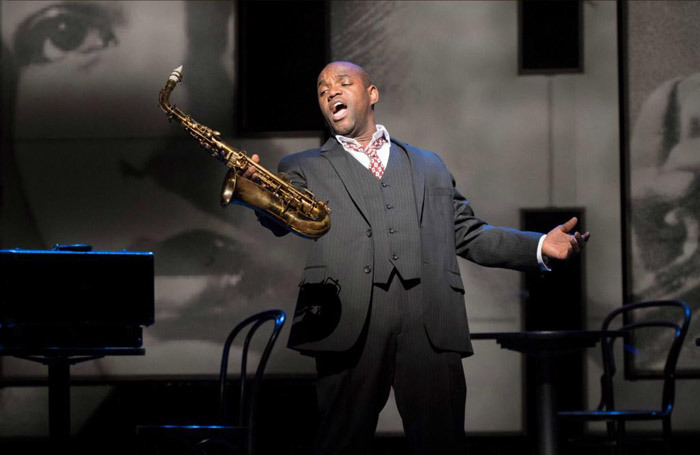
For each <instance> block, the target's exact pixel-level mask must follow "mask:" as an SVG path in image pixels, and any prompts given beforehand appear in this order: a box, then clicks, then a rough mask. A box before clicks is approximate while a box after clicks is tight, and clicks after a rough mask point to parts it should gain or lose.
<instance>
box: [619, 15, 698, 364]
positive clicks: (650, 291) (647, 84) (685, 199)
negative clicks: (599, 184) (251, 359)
mask: <svg viewBox="0 0 700 455" xmlns="http://www.w3.org/2000/svg"><path fill="white" fill-rule="evenodd" d="M625 19H626V21H627V30H628V34H627V42H626V46H627V49H626V54H625V55H626V63H627V73H626V74H625V81H626V84H627V93H628V98H627V99H628V102H627V105H626V106H623V108H625V109H626V114H627V118H628V120H629V138H628V141H629V142H628V144H629V149H628V150H627V151H626V155H625V156H626V158H627V161H626V164H627V166H628V172H629V195H628V201H627V203H628V207H627V213H628V216H629V218H628V219H629V226H628V234H629V239H628V245H629V250H628V255H629V257H628V260H629V268H630V269H629V272H628V273H629V276H628V280H629V281H628V283H629V288H628V293H629V298H630V299H631V300H633V301H638V300H662V299H680V300H683V301H685V302H686V303H688V304H689V305H690V308H691V310H692V313H693V319H692V321H691V326H690V330H689V333H688V336H687V339H686V340H685V343H684V348H683V350H682V352H681V356H680V359H679V364H678V369H679V374H680V375H692V376H698V375H700V350H698V349H697V346H696V345H695V339H696V338H698V336H700V322H699V321H698V319H697V317H695V315H696V314H698V312H699V311H700V248H699V247H698V242H699V241H700V219H699V218H698V213H700V211H699V208H700V193H699V192H698V188H699V187H698V176H699V174H698V173H699V172H700V167H699V166H700V161H699V160H698V153H697V150H698V144H699V143H698V139H697V138H698V135H699V134H700V52H698V50H697V48H696V46H694V45H693V42H694V41H695V40H696V38H697V36H698V32H699V31H700V30H699V29H698V25H697V24H698V19H700V5H698V4H697V3H695V2H689V3H684V2H670V3H664V2H641V3H635V2H630V3H629V4H628V5H627V16H626V18H625ZM648 336H652V337H658V344H659V349H663V347H664V346H665V345H666V344H667V343H668V341H669V337H668V336H666V335H663V334H662V333H659V332H656V333H655V334H652V333H650V334H648ZM630 361H631V362H632V364H633V365H634V368H635V370H636V371H637V373H638V374H657V375H658V374H659V373H660V372H661V371H663V368H664V364H663V362H662V361H661V360H660V359H659V358H657V357H655V351H653V350H652V351H649V352H648V354H641V353H640V355H635V356H630Z"/></svg>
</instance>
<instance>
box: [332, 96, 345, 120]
mask: <svg viewBox="0 0 700 455" xmlns="http://www.w3.org/2000/svg"><path fill="white" fill-rule="evenodd" d="M331 113H332V116H331V117H332V118H333V120H334V121H338V120H341V119H342V118H343V117H345V115H346V114H347V113H348V107H347V106H346V105H345V104H344V103H342V102H340V101H338V102H336V103H334V104H333V106H332V108H331Z"/></svg>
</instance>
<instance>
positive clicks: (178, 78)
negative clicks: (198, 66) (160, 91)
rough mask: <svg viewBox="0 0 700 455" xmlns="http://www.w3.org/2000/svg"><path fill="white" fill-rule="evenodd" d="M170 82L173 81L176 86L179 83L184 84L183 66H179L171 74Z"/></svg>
mask: <svg viewBox="0 0 700 455" xmlns="http://www.w3.org/2000/svg"><path fill="white" fill-rule="evenodd" d="M168 80H169V81H173V82H175V83H176V84H177V83H178V82H182V65H180V66H178V67H177V68H175V69H174V70H173V72H172V73H170V77H169V78H168Z"/></svg>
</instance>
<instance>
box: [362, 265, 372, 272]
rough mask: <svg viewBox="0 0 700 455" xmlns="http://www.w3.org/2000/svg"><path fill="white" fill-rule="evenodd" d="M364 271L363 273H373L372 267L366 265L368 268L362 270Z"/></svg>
mask: <svg viewBox="0 0 700 455" xmlns="http://www.w3.org/2000/svg"><path fill="white" fill-rule="evenodd" d="M362 271H363V272H365V273H369V272H371V271H372V267H370V266H368V265H366V266H365V268H364V269H362Z"/></svg>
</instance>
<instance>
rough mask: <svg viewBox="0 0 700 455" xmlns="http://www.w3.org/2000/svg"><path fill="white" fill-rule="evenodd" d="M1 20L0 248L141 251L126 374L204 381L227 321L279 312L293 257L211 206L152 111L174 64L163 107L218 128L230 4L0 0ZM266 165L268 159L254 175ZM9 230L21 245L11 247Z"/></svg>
mask: <svg viewBox="0 0 700 455" xmlns="http://www.w3.org/2000/svg"><path fill="white" fill-rule="evenodd" d="M0 8H1V11H0V13H1V15H0V17H1V22H0V31H1V33H2V43H3V57H7V59H3V64H2V73H3V83H4V84H6V85H5V86H4V87H3V88H4V90H3V95H8V99H10V100H13V102H12V103H9V102H7V100H2V101H3V104H2V107H3V110H4V111H6V110H8V109H9V110H10V112H9V115H8V117H7V118H8V119H11V120H8V124H11V125H12V129H11V131H10V132H11V133H12V134H13V138H12V139H13V141H12V144H11V145H12V146H11V147H10V148H9V149H8V150H6V149H5V148H4V147H3V150H2V153H3V160H2V162H3V164H5V163H9V162H11V163H12V169H11V171H9V170H8V171H7V173H8V174H9V173H10V172H12V173H13V174H14V175H15V177H16V179H15V180H13V182H15V181H16V182H19V183H18V184H16V185H13V186H12V187H11V188H8V189H7V190H6V191H3V192H2V194H1V196H2V197H3V198H4V199H11V200H12V201H14V202H15V203H14V204H10V205H8V206H7V209H6V208H5V207H3V211H2V212H0V215H2V217H3V219H4V220H6V221H4V223H5V225H10V226H11V227H12V228H13V232H8V231H3V235H2V237H1V238H0V241H2V242H3V246H4V247H12V248H14V247H20V248H51V247H52V246H53V245H54V244H56V243H63V244H69V243H88V244H91V245H93V247H94V249H95V250H122V249H128V250H133V251H153V252H154V254H155V258H156V260H155V263H156V280H155V285H156V306H155V307H156V321H157V322H156V324H155V325H154V326H153V327H151V328H149V329H147V331H146V337H147V338H146V339H145V341H144V344H145V345H146V346H147V347H148V350H149V361H148V362H145V363H143V364H139V365H136V366H133V367H132V368H133V370H131V371H129V372H128V373H133V374H146V375H149V374H158V375H172V374H193V373H196V374H211V373H213V372H216V369H217V368H218V366H217V365H218V362H219V360H220V346H221V341H222V338H223V339H225V337H226V334H227V333H228V330H230V329H231V327H232V325H233V322H237V321H240V320H241V319H243V318H244V317H247V316H249V315H250V314H252V313H254V312H256V311H260V310H261V309H264V308H266V305H267V307H268V308H269V305H271V304H272V305H279V303H280V302H281V301H282V298H281V296H282V295H284V296H288V298H289V300H290V305H291V304H293V295H294V291H295V290H296V284H297V282H298V275H299V270H300V265H299V264H297V263H295V262H294V258H291V259H290V258H289V257H286V256H292V255H294V254H296V257H301V256H302V255H301V254H299V251H298V250H296V251H294V250H290V251H289V252H287V251H281V252H280V251H274V250H269V249H268V248H266V247H265V245H262V244H258V243H264V242H268V243H269V234H268V233H267V232H266V231H264V230H263V229H262V228H260V227H259V226H258V225H257V223H256V221H255V216H254V215H253V213H252V212H251V211H250V210H249V209H246V208H243V207H230V208H228V209H226V210H222V209H221V207H220V206H219V189H220V186H221V181H222V179H223V176H224V174H225V168H224V167H223V166H221V165H220V164H219V163H217V162H216V161H215V160H213V159H212V158H210V157H209V156H207V154H206V153H205V152H203V151H201V150H199V148H198V146H197V144H196V141H194V140H192V139H191V138H190V137H189V136H188V135H187V134H186V133H185V132H184V130H183V129H182V128H181V127H180V126H179V125H177V124H175V123H169V122H168V121H167V119H166V117H165V115H164V113H163V112H162V111H161V110H160V108H159V107H158V102H157V101H158V93H159V90H160V89H161V88H162V87H163V86H164V85H165V82H166V80H167V78H168V76H169V75H170V73H171V71H172V70H173V69H174V68H176V67H178V66H180V65H184V82H183V83H182V84H180V85H178V87H177V89H176V90H175V91H174V92H173V95H172V97H171V101H172V102H173V103H175V104H177V106H178V107H179V108H181V109H183V110H184V111H185V112H187V113H190V114H192V115H193V116H194V117H195V118H197V120H199V121H201V122H202V123H205V124H209V122H210V121H211V122H212V123H211V124H210V125H211V126H212V127H213V128H216V129H220V130H221V131H223V132H224V134H225V135H226V129H227V128H228V129H229V130H230V126H231V125H232V123H233V102H232V98H233V80H232V78H233V73H234V71H233V57H234V52H233V48H234V45H233V36H234V29H233V24H234V20H233V19H234V17H233V2H231V1H229V0H222V1H209V2H204V1H192V2H182V1H150V2H149V1H89V2H88V1H80V2H73V1H70V2H55V1H36V2H28V1H2V2H0ZM8 84H11V85H12V86H9V85H8ZM9 104H12V105H11V106H8V105H9ZM3 119H5V118H3ZM3 121H5V120H3ZM228 139H230V138H228V137H227V138H226V140H228ZM235 144H236V145H238V142H237V141H236V142H235ZM303 148H309V147H308V144H304V145H303V146H302V145H299V146H298V149H303ZM295 149H296V146H295ZM273 153H276V155H275V154H273ZM281 155H282V153H281V152H280V151H278V150H276V147H275V146H274V145H272V146H268V147H267V150H266V164H268V165H270V166H271V167H274V164H275V163H276V160H278V159H279V158H280V157H281ZM6 157H11V159H8V160H7V161H5V158H6ZM3 171H5V169H3ZM22 204H23V207H24V209H23V210H19V209H16V207H18V206H20V205H22ZM22 232H34V233H35V235H34V238H32V239H30V241H28V242H25V240H26V239H27V238H28V236H27V235H25V236H21V235H19V234H17V233H22ZM18 238H19V239H20V240H16V239H18ZM251 251H254V252H255V253H254V254H251V253H250V252H251ZM273 256H276V257H273ZM103 362H104V363H109V362H112V359H105V360H104V361H103ZM120 365H121V364H120ZM131 365H135V364H134V363H132V364H131ZM88 367H89V366H85V368H88ZM8 371H9V370H8ZM106 371H108V372H110V370H109V368H107V369H106ZM119 373H120V372H117V374H119Z"/></svg>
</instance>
